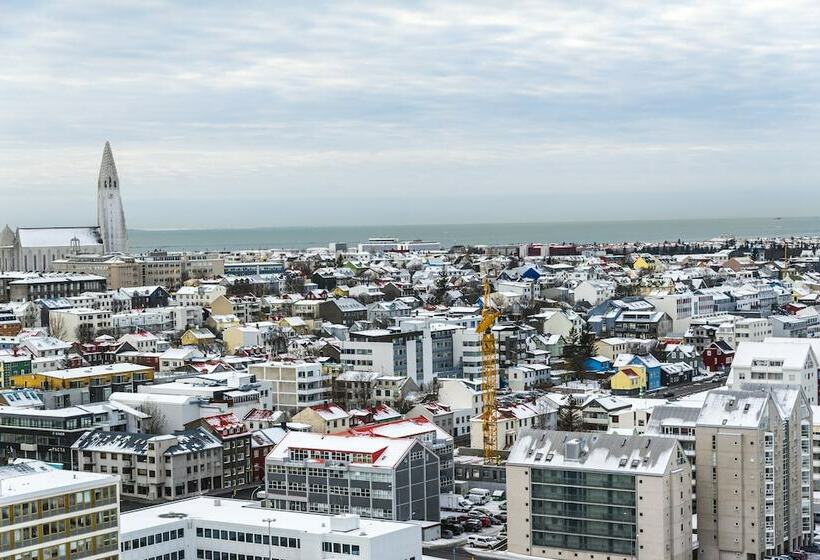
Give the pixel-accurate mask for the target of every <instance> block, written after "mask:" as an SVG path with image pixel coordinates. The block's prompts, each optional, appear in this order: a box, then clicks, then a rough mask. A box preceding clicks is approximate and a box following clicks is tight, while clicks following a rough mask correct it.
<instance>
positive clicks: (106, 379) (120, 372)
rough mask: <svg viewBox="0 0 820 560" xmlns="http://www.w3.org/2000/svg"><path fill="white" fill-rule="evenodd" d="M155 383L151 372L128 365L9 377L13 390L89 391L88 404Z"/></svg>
mask: <svg viewBox="0 0 820 560" xmlns="http://www.w3.org/2000/svg"><path fill="white" fill-rule="evenodd" d="M153 380H154V369H153V368H151V367H148V366H142V365H139V364H130V363H125V362H122V363H117V364H108V365H102V366H91V367H81V368H72V369H63V370H57V371H44V372H38V373H27V374H23V375H14V376H12V377H11V385H12V387H16V388H26V387H27V388H29V389H40V390H42V391H61V390H67V389H88V390H89V393H90V396H91V401H92V402H98V401H103V400H106V399H107V398H108V394H110V393H111V392H116V391H125V392H134V393H136V392H137V387H138V386H139V385H143V384H145V383H151V382H152V381H153Z"/></svg>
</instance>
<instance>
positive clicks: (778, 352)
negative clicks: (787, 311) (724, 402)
mask: <svg viewBox="0 0 820 560" xmlns="http://www.w3.org/2000/svg"><path fill="white" fill-rule="evenodd" d="M818 372H820V363H818V360H817V356H816V355H815V353H814V350H813V349H812V344H811V343H809V342H806V341H805V340H803V341H800V340H791V341H790V340H788V339H786V340H784V339H771V340H768V341H766V342H743V343H742V344H740V345H738V347H737V352H736V353H735V356H734V359H733V360H732V369H731V371H730V372H729V377H728V379H727V380H726V384H727V385H728V386H729V387H731V388H733V389H736V388H739V387H740V386H741V385H742V384H744V383H766V384H772V385H799V386H800V387H802V388H803V390H804V391H805V393H806V398H807V399H808V400H809V403H810V404H811V405H816V404H817V375H818Z"/></svg>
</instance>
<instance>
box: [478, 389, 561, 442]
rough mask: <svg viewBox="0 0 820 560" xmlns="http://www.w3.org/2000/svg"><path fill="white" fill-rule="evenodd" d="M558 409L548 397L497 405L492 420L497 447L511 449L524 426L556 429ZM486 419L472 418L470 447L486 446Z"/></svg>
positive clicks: (480, 417)
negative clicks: (548, 400) (533, 400)
mask: <svg viewBox="0 0 820 560" xmlns="http://www.w3.org/2000/svg"><path fill="white" fill-rule="evenodd" d="M557 413H558V409H557V408H556V407H552V406H551V405H549V404H548V402H547V400H546V399H541V400H539V401H535V402H531V403H517V404H511V405H507V406H497V407H496V409H495V410H494V411H493V417H492V422H493V423H495V429H496V442H495V448H496V449H509V448H510V447H511V446H512V445H513V444H514V443H515V439H516V438H517V437H518V434H519V432H520V431H521V430H522V429H524V428H542V429H555V426H556V423H557ZM483 424H484V419H483V416H475V417H473V418H471V419H470V447H472V448H473V449H481V448H483V447H484V431H483Z"/></svg>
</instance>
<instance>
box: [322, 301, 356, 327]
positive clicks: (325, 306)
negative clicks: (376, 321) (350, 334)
mask: <svg viewBox="0 0 820 560" xmlns="http://www.w3.org/2000/svg"><path fill="white" fill-rule="evenodd" d="M319 318H320V319H322V320H324V321H328V322H329V323H332V324H337V325H339V324H340V325H347V326H348V327H349V326H350V325H352V324H353V323H355V322H356V321H364V320H365V319H367V307H365V306H364V305H363V304H361V303H359V302H358V301H356V300H355V299H353V298H349V297H343V298H337V299H328V300H325V301H323V302H322V303H321V304H319Z"/></svg>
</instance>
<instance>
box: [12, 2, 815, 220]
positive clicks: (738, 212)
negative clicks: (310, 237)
mask: <svg viewBox="0 0 820 560" xmlns="http://www.w3.org/2000/svg"><path fill="white" fill-rule="evenodd" d="M818 86H820V3H818V2H817V1H816V0H810V1H805V2H801V1H797V0H790V1H788V2H783V1H780V0H777V1H765V2H759V1H754V0H751V1H750V0H745V1H742V2H740V1H739V2H733V1H727V0H721V1H715V0H709V1H704V2H689V3H683V2H671V1H670V2H667V1H663V2H660V1H659V2H647V1H645V0H641V1H636V2H621V1H600V2H596V1H589V2H578V1H577V0H572V1H566V2H550V1H543V0H539V1H535V2H508V1H505V2H501V1H499V2H481V1H477V0H465V1H463V2H460V1H438V2H429V3H427V2H411V1H403V2H396V3H388V2H374V1H368V2H350V1H336V2H327V3H320V2H270V1H268V2H259V3H254V2H240V1H236V2H224V1H218V2H217V1H214V2H208V1H203V0H197V1H196V2H168V3H166V2H159V1H150V0H133V1H122V0H117V1H116V2H112V1H110V0H106V1H101V2H92V1H88V2H53V3H52V2H34V1H28V0H26V1H19V2H17V1H5V2H2V3H0V222H10V223H11V224H12V225H18V226H23V225H29V226H33V225H60V224H66V225H74V224H85V223H94V221H95V219H96V218H95V216H96V209H95V196H96V180H97V173H98V169H99V164H100V157H101V154H102V147H103V144H104V142H105V140H110V141H111V144H112V147H113V150H114V157H115V159H116V161H117V166H118V169H119V174H120V180H121V185H122V189H123V198H124V200H125V212H126V217H127V220H128V224H129V226H130V227H132V228H141V227H142V228H164V227H208V226H257V225H305V224H310V223H316V224H391V223H409V224H414V223H435V222H447V223H449V222H504V221H551V220H556V219H560V220H567V219H597V218H601V217H603V216H605V217H607V218H609V219H620V218H623V219H633V218H652V217H662V218H665V217H675V216H677V217H682V218H688V217H697V216H702V215H706V216H715V217H724V216H726V217H729V216H770V215H784V216H788V215H817V214H820V210H818V208H820V146H818V139H820V130H818V129H819V128H820V127H818V124H820V114H819V111H818V108H819V106H818V103H819V101H818V100H820V87H818Z"/></svg>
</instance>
